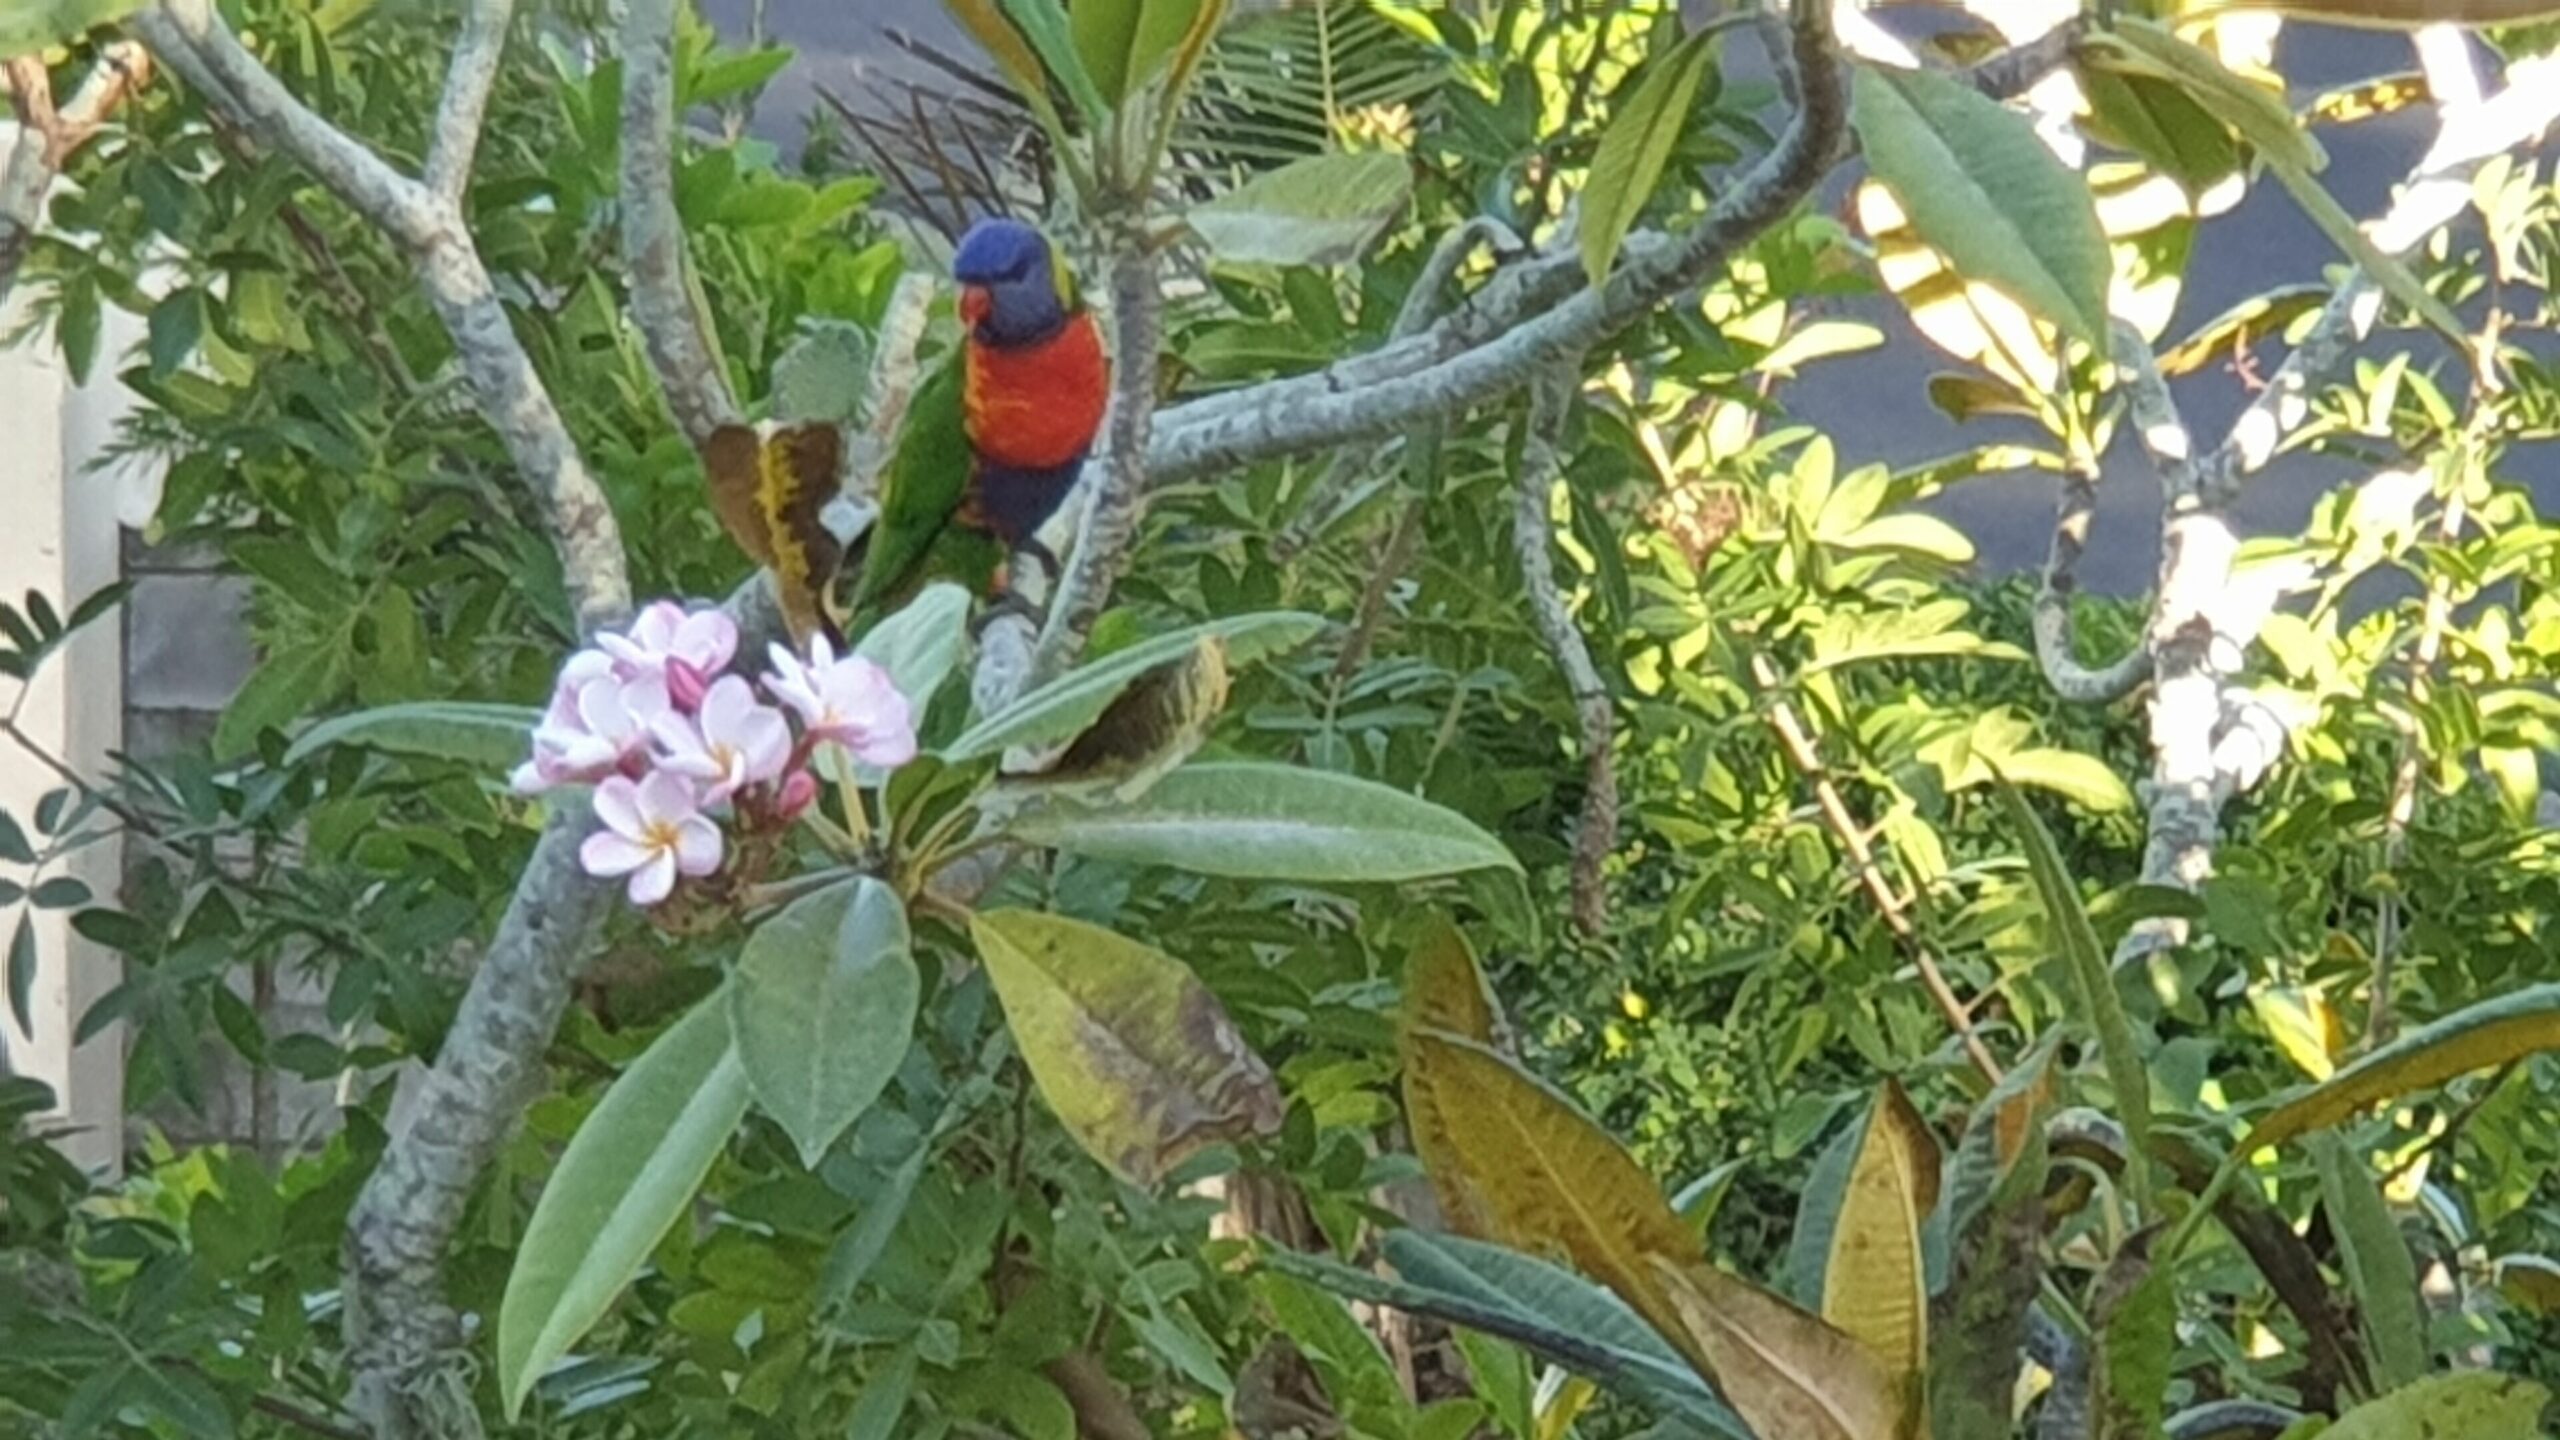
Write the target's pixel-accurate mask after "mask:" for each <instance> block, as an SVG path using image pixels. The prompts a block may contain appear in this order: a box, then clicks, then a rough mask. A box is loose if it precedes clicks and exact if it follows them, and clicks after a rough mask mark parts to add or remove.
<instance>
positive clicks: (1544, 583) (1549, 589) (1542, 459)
mask: <svg viewBox="0 0 2560 1440" xmlns="http://www.w3.org/2000/svg"><path fill="white" fill-rule="evenodd" d="M1580 361H1581V357H1580V356H1575V357H1573V358H1572V359H1571V360H1569V361H1566V362H1563V363H1561V364H1559V365H1558V367H1557V368H1556V370H1555V371H1554V373H1552V374H1550V375H1549V376H1547V377H1546V378H1545V379H1543V380H1540V381H1539V382H1538V383H1536V384H1534V385H1532V386H1530V387H1529V419H1528V429H1527V431H1526V432H1525V434H1524V435H1523V437H1522V440H1521V445H1520V477H1519V483H1518V488H1517V489H1516V490H1515V491H1514V492H1513V496H1512V508H1511V524H1512V535H1511V545H1512V552H1513V555H1514V556H1515V558H1516V559H1517V560H1518V562H1519V565H1520V583H1521V586H1522V588H1523V589H1525V590H1526V591H1527V592H1528V596H1529V612H1530V616H1531V618H1532V619H1534V620H1535V621H1536V622H1537V626H1538V636H1539V638H1540V639H1541V640H1543V641H1545V642H1546V647H1547V654H1548V656H1549V657H1550V658H1552V659H1553V660H1554V661H1555V662H1556V668H1557V669H1558V670H1560V671H1562V672H1564V679H1565V686H1566V688H1567V689H1568V690H1569V691H1571V692H1572V695H1573V709H1574V716H1575V719H1576V720H1577V722H1578V724H1579V729H1580V741H1581V745H1582V766H1583V789H1582V810H1581V814H1580V815H1579V816H1577V817H1576V819H1575V822H1574V830H1573V867H1572V887H1573V920H1574V924H1575V925H1576V926H1577V927H1579V928H1580V929H1581V931H1582V933H1583V934H1585V935H1588V936H1598V935H1600V934H1601V933H1603V932H1604V931H1606V930H1607V929H1608V927H1609V886H1608V876H1607V866H1608V861H1609V856H1610V854H1611V853H1612V852H1613V851H1615V850H1616V849H1617V847H1618V771H1617V756H1616V750H1617V713H1616V707H1615V704H1614V702H1612V701H1611V699H1610V697H1609V687H1608V685H1607V684H1606V683H1604V682H1603V681H1602V680H1601V678H1600V668H1599V666H1597V665H1596V664H1594V663H1593V662H1592V659H1591V646H1590V643H1589V642H1588V641H1586V640H1585V639H1584V638H1583V635H1582V628H1581V627H1580V626H1578V625H1576V624H1575V623H1574V620H1573V612H1572V611H1571V609H1569V608H1568V607H1567V606H1566V604H1565V601H1564V593H1563V591H1562V590H1561V589H1560V588H1559V587H1558V586H1557V583H1556V570H1555V559H1554V554H1553V552H1554V550H1555V527H1554V525H1553V524H1552V523H1551V522H1550V521H1549V519H1548V506H1549V505H1550V504H1551V503H1552V501H1553V496H1554V491H1555V488H1556V485H1557V482H1558V481H1559V480H1561V479H1562V478H1563V474H1564V462H1563V460H1562V459H1561V458H1560V455H1559V449H1560V445H1561V442H1562V439H1563V432H1564V426H1565V422H1566V421H1567V420H1568V419H1569V418H1571V416H1572V413H1573V403H1574V399H1575V392H1576V389H1577V388H1578V387H1577V384H1576V382H1577V381H1578V380H1579V378H1580V374H1581V364H1580Z"/></svg>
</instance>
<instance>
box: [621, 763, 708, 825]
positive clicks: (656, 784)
mask: <svg viewBox="0 0 2560 1440" xmlns="http://www.w3.org/2000/svg"><path fill="white" fill-rule="evenodd" d="M637 798H638V800H639V805H640V814H641V816H642V818H643V819H645V820H647V821H648V822H649V823H651V824H655V825H672V824H675V823H676V822H678V821H681V820H684V819H687V818H689V817H690V816H692V815H693V814H694V813H695V812H696V811H698V810H699V809H701V808H702V807H701V802H700V801H698V800H696V799H695V798H694V793H693V786H691V785H690V784H687V783H686V782H685V779H684V777H683V776H681V775H678V774H675V773H674V772H672V771H668V770H652V771H650V772H649V778H648V779H646V780H643V781H641V782H640V792H639V795H638V797H637Z"/></svg>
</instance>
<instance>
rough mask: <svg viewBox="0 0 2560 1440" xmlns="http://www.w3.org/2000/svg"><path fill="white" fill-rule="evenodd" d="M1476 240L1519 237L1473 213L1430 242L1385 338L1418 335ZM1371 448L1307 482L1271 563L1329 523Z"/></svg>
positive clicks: (1347, 455) (1498, 246) (1499, 247)
mask: <svg viewBox="0 0 2560 1440" xmlns="http://www.w3.org/2000/svg"><path fill="white" fill-rule="evenodd" d="M1479 245H1490V246H1492V247H1493V248H1494V249H1495V250H1496V251H1497V252H1499V251H1503V250H1517V249H1519V248H1520V237H1519V236H1518V235H1516V234H1514V233H1512V230H1511V227H1510V226H1508V225H1505V224H1503V223H1502V222H1501V221H1499V220H1496V219H1494V218H1493V217H1492V216H1490V215H1478V216H1476V217H1474V218H1473V219H1470V220H1467V221H1465V222H1463V223H1461V224H1460V225H1458V226H1457V227H1456V228H1454V229H1452V230H1450V231H1448V232H1447V233H1446V234H1443V235H1442V236H1441V237H1440V240H1439V243H1437V244H1435V245H1433V246H1432V247H1431V256H1430V258H1429V259H1427V260H1425V261H1424V262H1423V265H1422V273H1421V274H1420V275H1418V276H1416V277H1415V278H1414V282H1413V288H1412V289H1410V290H1407V291H1406V292H1405V294H1404V304H1403V305H1402V306H1400V307H1398V308H1397V310H1396V323H1395V327H1394V328H1393V329H1392V330H1390V331H1388V332H1387V338H1388V339H1389V340H1390V341H1396V340H1406V339H1410V338H1412V337H1413V336H1416V335H1419V334H1421V333H1422V332H1423V331H1424V330H1425V329H1427V328H1428V327H1429V326H1430V324H1431V322H1432V321H1434V320H1436V319H1438V318H1440V307H1441V294H1442V292H1443V291H1446V290H1447V289H1448V288H1449V282H1450V281H1452V280H1454V279H1456V278H1457V276H1458V267H1459V266H1461V265H1464V264H1466V263H1467V257H1468V256H1470V255H1473V254H1474V253H1475V252H1476V247H1477V246H1479ZM1376 458H1377V454H1376V452H1372V451H1369V450H1366V449H1360V450H1345V451H1343V452H1342V453H1340V454H1338V455H1336V456H1334V457H1333V461H1332V463H1331V464H1329V465H1327V466H1326V467H1325V471H1324V473H1323V474H1322V475H1319V476H1317V477H1316V483H1315V484H1313V485H1311V486H1309V487H1307V493H1306V498H1304V499H1302V500H1300V501H1299V502H1298V513H1297V514H1296V515H1294V516H1292V517H1291V518H1290V521H1289V523H1288V525H1287V526H1285V527H1283V528H1282V529H1281V531H1280V533H1279V534H1278V535H1277V536H1274V537H1273V538H1272V541H1271V562H1272V563H1273V564H1274V565H1278V566H1281V567H1283V568H1286V567H1287V566H1288V564H1289V562H1290V561H1291V560H1294V559H1296V558H1297V556H1298V553H1299V552H1300V551H1303V550H1305V549H1306V548H1307V546H1309V545H1311V544H1313V543H1314V542H1315V538H1316V537H1317V536H1318V535H1321V534H1323V533H1324V530H1325V527H1326V526H1328V525H1330V524H1332V523H1333V520H1334V516H1335V512H1336V511H1337V510H1339V509H1340V508H1341V506H1342V497H1343V494H1344V492H1346V491H1348V490H1349V489H1350V488H1351V486H1352V483H1353V482H1354V481H1356V480H1358V479H1359V478H1360V476H1361V474H1362V473H1363V472H1364V471H1366V470H1367V469H1368V468H1369V466H1370V464H1371V463H1372V462H1373V461H1374V460H1376Z"/></svg>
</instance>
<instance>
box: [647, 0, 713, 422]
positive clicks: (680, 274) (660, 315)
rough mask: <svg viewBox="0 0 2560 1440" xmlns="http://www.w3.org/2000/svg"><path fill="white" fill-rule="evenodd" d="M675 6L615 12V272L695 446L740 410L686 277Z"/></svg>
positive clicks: (658, 1)
mask: <svg viewBox="0 0 2560 1440" xmlns="http://www.w3.org/2000/svg"><path fill="white" fill-rule="evenodd" d="M675 16H676V6H675V0H628V3H627V4H626V5H625V7H624V9H623V14H622V268H623V272H624V283H625V284H626V285H628V286H629V287H630V290H631V323H632V324H633V325H635V326H637V327H638V328H639V331H640V339H641V343H642V344H643V345H645V346H646V347H647V348H648V351H649V368H650V369H652V370H654V371H656V372H657V376H658V388H659V390H660V391H661V392H662V393H663V394H664V395H665V396H666V398H667V411H668V413H669V414H671V415H673V416H674V417H675V422H676V428H677V429H678V430H681V431H683V432H684V437H685V438H686V439H687V440H689V441H691V442H693V444H694V446H695V447H696V448H699V447H700V446H701V445H702V443H703V442H704V441H706V440H708V439H710V438H711V432H712V431H714V430H716V429H718V428H720V427H721V426H723V425H734V424H736V423H737V422H738V402H737V399H736V397H734V396H732V395H731V394H730V393H729V384H728V380H727V378H726V372H725V371H724V370H723V369H722V367H721V364H720V360H719V357H718V355H717V354H715V353H714V352H713V350H712V346H711V339H710V337H709V336H708V335H707V334H705V333H704V330H703V325H702V314H701V312H700V311H699V310H697V309H696V308H695V307H694V303H693V287H692V286H691V285H689V284H688V283H687V282H686V278H685V255H684V226H683V224H682V223H681V222H680V221H679V220H678V219H677V218H676V192H675V132H676V114H675V104H676V73H675V72H676V40H675Z"/></svg>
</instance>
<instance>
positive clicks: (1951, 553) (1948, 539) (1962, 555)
mask: <svg viewBox="0 0 2560 1440" xmlns="http://www.w3.org/2000/svg"><path fill="white" fill-rule="evenodd" d="M1828 543H1829V544H1831V545H1833V546H1835V547H1837V548H1839V549H1842V550H1901V551H1905V552H1908V553H1910V554H1913V555H1920V556H1925V557H1927V558H1929V559H1931V560H1936V561H1939V562H1941V563H1943V564H1948V565H1970V564H1972V563H1973V542H1972V541H1970V540H1968V539H1966V538H1965V536H1964V532H1963V531H1961V530H1958V529H1957V528H1956V527H1954V526H1953V525H1950V524H1948V523H1947V522H1946V521H1944V520H1941V519H1939V518H1938V517H1937V516H1935V515H1922V514H1919V513H1917V512H1912V513H1907V514H1902V515H1884V516H1879V517H1878V518H1876V519H1873V520H1870V521H1868V522H1867V523H1866V524H1864V525H1861V526H1859V527H1858V528H1857V529H1855V530H1852V531H1850V532H1849V533H1848V534H1846V535H1843V536H1840V537H1839V538H1838V539H1835V540H1831V541H1829V542H1828Z"/></svg>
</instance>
